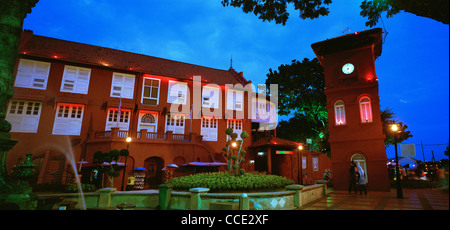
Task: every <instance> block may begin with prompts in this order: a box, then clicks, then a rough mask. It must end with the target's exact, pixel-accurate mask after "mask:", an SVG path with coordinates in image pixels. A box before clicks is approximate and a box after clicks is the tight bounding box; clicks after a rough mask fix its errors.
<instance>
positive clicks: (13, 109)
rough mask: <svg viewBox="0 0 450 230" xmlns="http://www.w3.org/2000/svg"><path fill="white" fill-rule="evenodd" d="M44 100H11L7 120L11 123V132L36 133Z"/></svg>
mask: <svg viewBox="0 0 450 230" xmlns="http://www.w3.org/2000/svg"><path fill="white" fill-rule="evenodd" d="M41 110H42V102H38V101H19V100H11V101H10V102H9V105H8V109H7V113H6V120H7V121H9V123H11V126H12V127H11V132H18V133H36V132H37V129H38V125H39V118H40V117H41Z"/></svg>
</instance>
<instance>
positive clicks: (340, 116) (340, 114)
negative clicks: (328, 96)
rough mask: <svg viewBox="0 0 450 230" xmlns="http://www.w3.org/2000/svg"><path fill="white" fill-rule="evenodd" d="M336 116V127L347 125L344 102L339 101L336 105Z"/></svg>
mask: <svg viewBox="0 0 450 230" xmlns="http://www.w3.org/2000/svg"><path fill="white" fill-rule="evenodd" d="M334 115H335V119H336V125H345V124H346V121H345V107H344V102H343V101H337V102H336V103H334Z"/></svg>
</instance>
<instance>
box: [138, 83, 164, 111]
mask: <svg viewBox="0 0 450 230" xmlns="http://www.w3.org/2000/svg"><path fill="white" fill-rule="evenodd" d="M145 80H150V85H145ZM153 81H158V87H156V86H153V85H152V82H153ZM146 88H149V96H145V95H144V92H145V89H146ZM160 88H161V79H158V78H151V77H144V79H143V80H142V97H141V103H142V104H144V105H152V104H150V103H144V100H156V104H155V105H158V104H159V94H160ZM153 90H157V91H158V92H157V94H156V97H152V92H153Z"/></svg>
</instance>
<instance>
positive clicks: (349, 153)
mask: <svg viewBox="0 0 450 230" xmlns="http://www.w3.org/2000/svg"><path fill="white" fill-rule="evenodd" d="M381 46H382V30H381V29H380V28H376V29H371V30H366V31H362V32H356V33H352V34H346V35H343V36H340V37H336V38H332V39H327V40H325V41H321V42H317V43H314V44H312V45H311V47H312V49H313V50H314V53H315V54H316V56H317V58H318V59H319V62H320V64H321V65H322V66H323V67H324V73H325V95H326V97H327V111H328V127H329V134H330V137H329V139H328V140H329V143H330V149H331V161H332V170H333V176H334V181H333V182H334V188H335V189H336V190H348V189H349V185H350V181H349V180H350V177H349V174H350V173H349V169H350V165H351V162H352V161H353V162H355V163H356V164H357V165H358V166H361V168H362V169H363V170H364V171H365V174H366V181H367V188H368V190H372V191H389V189H390V187H389V177H388V170H387V166H386V163H387V157H386V149H385V146H384V138H385V136H384V134H383V125H382V122H381V115H380V99H379V96H378V79H377V75H376V73H375V60H376V58H378V57H379V56H380V55H381Z"/></svg>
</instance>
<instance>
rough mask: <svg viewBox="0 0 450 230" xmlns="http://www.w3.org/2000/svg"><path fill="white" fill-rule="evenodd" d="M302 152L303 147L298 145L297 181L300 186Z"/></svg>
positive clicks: (301, 178)
mask: <svg viewBox="0 0 450 230" xmlns="http://www.w3.org/2000/svg"><path fill="white" fill-rule="evenodd" d="M302 150H303V145H299V146H298V170H299V172H298V175H297V181H298V183H300V184H303V175H302V174H303V162H302V154H301V153H302Z"/></svg>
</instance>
